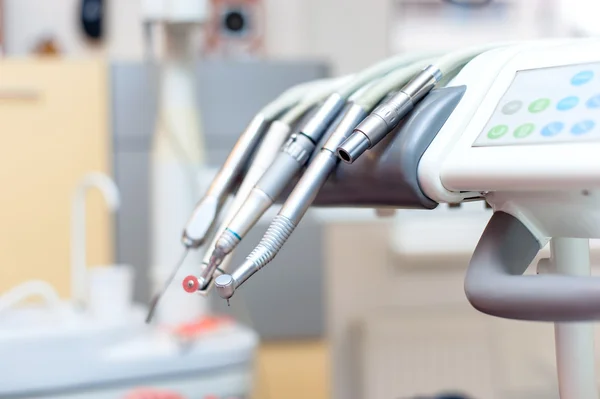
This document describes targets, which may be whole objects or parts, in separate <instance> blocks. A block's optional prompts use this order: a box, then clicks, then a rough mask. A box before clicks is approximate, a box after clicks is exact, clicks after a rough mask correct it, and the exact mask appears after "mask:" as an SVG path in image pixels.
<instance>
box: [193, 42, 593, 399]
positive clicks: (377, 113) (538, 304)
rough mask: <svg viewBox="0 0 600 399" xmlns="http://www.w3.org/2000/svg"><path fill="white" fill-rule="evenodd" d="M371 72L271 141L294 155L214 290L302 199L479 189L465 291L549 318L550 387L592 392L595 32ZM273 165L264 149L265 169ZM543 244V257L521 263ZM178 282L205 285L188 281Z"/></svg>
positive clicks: (287, 223)
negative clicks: (266, 210)
mask: <svg viewBox="0 0 600 399" xmlns="http://www.w3.org/2000/svg"><path fill="white" fill-rule="evenodd" d="M403 69H404V70H405V74H404V75H403V74H402V73H401V72H400V71H401V70H403ZM419 70H420V72H418V71H419ZM408 72H410V73H408ZM358 75H360V74H358ZM392 75H395V79H392V78H391V76H392ZM410 76H412V79H411V78H410ZM386 79H389V81H388V82H387V86H385V85H384V83H382V82H384V81H385V80H386ZM369 81H372V82H370V84H369V86H367V87H365V88H364V91H363V95H362V96H361V95H357V96H355V97H353V99H352V102H348V103H346V104H345V105H344V102H345V101H344V100H347V99H348V98H349V96H345V97H343V96H339V95H337V96H335V95H331V96H330V97H329V98H328V99H327V100H325V102H324V103H323V105H321V107H320V108H318V110H317V111H316V113H315V115H319V118H318V121H317V120H316V119H310V118H309V122H308V123H307V126H311V127H312V130H311V129H306V125H305V128H304V130H301V133H299V134H295V135H292V136H291V139H290V141H288V144H286V145H285V146H284V148H283V150H282V153H285V152H286V151H287V153H288V154H294V157H293V159H295V160H296V163H295V165H296V166H294V167H293V168H292V169H293V170H294V172H293V173H292V172H290V173H287V174H286V175H285V179H286V180H285V181H282V180H280V183H279V184H280V186H281V184H283V183H292V181H294V182H296V184H295V185H294V186H293V189H292V190H291V193H285V192H283V191H284V190H283V188H281V187H280V186H279V188H278V189H277V190H276V191H274V192H273V194H272V195H273V196H271V197H270V199H269V202H270V203H269V205H270V204H271V203H272V202H274V201H275V200H277V198H274V197H278V196H279V195H280V194H281V193H282V192H283V195H282V196H283V197H287V200H286V201H285V203H284V205H283V207H282V208H281V211H280V212H279V214H278V216H277V217H276V218H275V220H274V221H273V223H272V224H271V226H270V227H269V229H268V230H267V232H266V234H265V236H264V238H263V240H261V242H260V243H259V245H258V246H257V247H256V249H255V250H254V251H253V252H252V253H251V254H250V255H249V256H248V258H247V259H246V262H244V264H243V265H242V266H241V267H240V268H238V269H236V270H234V271H233V273H232V274H231V275H228V274H225V273H224V270H220V273H219V275H218V276H217V277H216V278H215V279H214V285H215V287H216V289H217V291H218V293H219V295H220V296H221V297H223V298H226V299H229V298H230V297H231V296H232V295H233V294H234V292H235V290H236V289H238V288H239V286H240V285H241V284H242V283H244V282H245V281H247V280H248V279H249V278H250V277H251V276H252V275H253V274H254V273H255V272H256V271H258V270H259V269H260V268H262V267H263V266H264V265H266V263H268V262H269V261H270V260H272V259H273V258H274V257H275V255H276V253H277V252H278V251H279V250H280V249H281V247H282V245H283V244H284V243H285V241H286V239H287V238H288V237H289V235H290V234H291V232H292V231H293V229H294V228H295V226H296V225H297V224H298V222H299V221H300V220H301V218H302V216H303V215H304V213H305V212H306V210H307V209H308V207H310V206H311V205H314V206H344V207H374V208H380V207H393V208H422V209H433V208H435V207H436V206H437V205H438V204H439V203H450V204H456V203H460V202H463V201H473V200H482V201H483V200H484V201H487V203H489V205H490V206H491V207H492V208H493V210H494V214H493V216H492V218H491V220H490V221H489V224H488V226H487V227H486V229H485V231H484V233H483V235H482V237H481V239H480V242H479V244H478V245H477V247H476V249H475V253H474V255H473V257H472V260H471V262H470V265H469V268H468V271H467V273H466V278H465V293H466V296H467V298H468V300H469V301H470V303H471V304H472V305H473V306H474V307H475V308H476V309H478V310H479V311H481V312H484V313H487V314H490V315H493V316H497V317H503V318H508V319H516V320H532V321H545V322H555V323H556V327H555V328H556V351H557V362H558V374H559V389H560V395H561V398H563V399H566V398H577V399H587V398H598V394H597V392H596V386H595V376H594V372H593V371H594V353H593V334H592V327H591V325H590V324H588V323H584V322H585V321H590V320H597V319H599V318H600V281H598V279H597V278H595V277H591V276H590V265H589V245H588V239H589V238H600V216H599V215H600V201H599V200H598V196H599V195H600V157H598V155H597V154H598V153H600V120H599V119H598V117H597V115H599V111H600V39H573V40H547V41H538V42H523V43H503V44H498V45H489V46H484V47H479V48H474V49H467V50H465V51H457V52H454V53H451V54H449V55H447V56H443V57H440V58H438V59H437V60H434V61H431V55H428V56H426V55H423V56H421V57H414V58H412V59H410V60H409V61H406V62H398V63H397V64H396V65H394V66H393V67H392V68H389V69H387V70H385V71H384V72H381V73H379V74H378V75H376V76H371V77H370V79H369ZM366 84H367V82H366V81H365V82H361V84H360V86H365V85H366ZM378 85H379V86H378ZM376 87H379V90H380V92H378V93H379V94H377V95H375V94H373V93H374V92H375V91H376ZM383 88H385V90H383ZM355 90H356V89H354V91H355ZM368 93H370V94H368ZM389 93H392V94H389ZM365 98H371V99H370V100H369V101H366V100H365V101H363V102H362V103H361V101H362V100H364V99H365ZM373 98H375V99H376V100H373ZM361 99H362V100H361ZM378 102H379V105H378V106H377V107H375V105H376V104H377V103H378ZM374 107H375V108H374ZM373 108H374V110H373V111H372V112H371V113H370V114H369V115H368V116H366V115H367V114H368V112H370V111H371V110H372V109H373ZM342 109H343V110H342ZM324 114H327V115H328V117H324V116H322V115H324ZM317 122H318V123H317ZM311 123H312V124H311ZM328 125H331V126H329V127H328ZM325 128H327V133H325ZM317 130H318V131H320V132H321V133H319V134H313V135H311V134H307V132H315V131H317ZM304 138H306V139H307V140H304ZM302 140H304V141H306V143H307V144H308V147H309V148H308V147H307V148H305V146H302V145H300V143H299V141H302ZM377 143H379V144H378V145H377ZM292 148H293V151H292V150H291V149H292ZM314 148H319V149H320V151H315V153H314V154H311V153H312V151H313V149H314ZM368 149H370V151H369V156H362V157H361V156H360V155H361V154H362V153H363V152H365V151H366V150H368ZM282 153H280V154H282ZM336 154H337V157H339V158H341V160H343V161H344V162H342V163H340V162H338V159H337V157H336ZM280 156H281V155H280ZM300 159H302V161H300ZM304 164H308V167H307V169H306V171H305V173H304V175H303V176H302V177H301V178H300V179H299V180H297V181H296V180H293V179H294V177H295V176H296V174H297V172H296V171H300V168H301V167H302V166H303V165H304ZM283 168H284V166H282V165H280V164H279V163H278V161H277V160H275V161H274V162H273V164H272V165H271V167H270V168H269V169H267V171H266V172H265V174H264V176H267V175H268V174H269V173H275V172H273V170H277V169H283ZM263 178H264V177H263ZM282 179H283V177H282ZM257 187H258V184H257ZM255 188H256V187H255ZM254 217H256V216H254ZM251 226H252V224H251V225H250V227H251ZM236 238H237V239H238V241H239V239H241V237H236ZM549 242H550V245H551V253H552V256H551V259H550V261H549V263H550V264H551V266H552V269H551V270H549V271H547V270H546V271H543V272H542V271H540V273H539V274H540V275H524V273H525V271H526V269H527V268H528V267H529V265H530V264H531V262H532V261H533V260H534V257H535V256H536V254H537V253H538V252H539V250H540V249H541V248H542V247H544V246H545V245H546V244H547V243H549ZM217 247H218V246H217ZM217 249H218V248H217ZM190 281H192V284H189V282H190ZM184 288H185V289H186V290H189V291H196V290H202V289H204V290H206V289H207V287H206V285H205V286H204V287H200V285H199V284H197V283H195V282H194V281H193V280H188V281H186V282H184ZM190 288H193V289H190Z"/></svg>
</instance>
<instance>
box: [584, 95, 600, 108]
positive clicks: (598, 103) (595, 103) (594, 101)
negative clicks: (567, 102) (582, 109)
mask: <svg viewBox="0 0 600 399" xmlns="http://www.w3.org/2000/svg"><path fill="white" fill-rule="evenodd" d="M585 106H586V107H588V108H600V94H597V95H595V96H594V97H591V98H590V99H589V100H587V101H586V103H585Z"/></svg>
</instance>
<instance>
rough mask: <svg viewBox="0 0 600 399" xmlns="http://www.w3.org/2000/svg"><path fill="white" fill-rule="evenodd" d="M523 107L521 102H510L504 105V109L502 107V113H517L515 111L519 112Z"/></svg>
mask: <svg viewBox="0 0 600 399" xmlns="http://www.w3.org/2000/svg"><path fill="white" fill-rule="evenodd" d="M522 106H523V102H522V101H518V100H515V101H510V102H508V103H506V104H504V107H502V113H503V114H505V115H512V114H515V113H517V111H519V110H520V109H521V107H522Z"/></svg>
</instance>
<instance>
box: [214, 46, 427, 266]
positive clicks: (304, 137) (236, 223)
mask: <svg viewBox="0 0 600 399" xmlns="http://www.w3.org/2000/svg"><path fill="white" fill-rule="evenodd" d="M423 58H425V56H424V55H421V54H419V55H404V56H396V57H393V58H390V59H388V60H386V61H383V62H381V63H379V64H376V65H374V66H372V67H370V68H367V69H366V70H364V71H362V72H360V73H358V74H357V75H356V76H355V77H354V78H353V79H352V80H351V81H350V82H348V83H347V84H345V85H344V86H343V87H341V88H340V89H339V90H337V91H336V92H334V93H332V94H331V95H330V96H329V97H328V98H327V99H326V100H325V101H324V102H323V103H322V104H321V105H320V106H319V107H318V108H317V109H316V110H315V112H314V114H313V115H312V116H311V117H310V118H309V119H308V120H307V121H306V122H305V123H304V124H303V126H302V127H301V128H300V129H299V131H298V133H296V134H293V135H292V136H291V137H290V139H289V140H288V141H287V142H286V143H285V144H284V146H283V147H282V149H281V151H280V152H279V154H278V155H277V158H276V159H275V161H274V162H273V164H272V165H271V166H270V168H269V169H268V170H267V171H266V172H265V174H264V175H263V176H262V177H261V179H260V180H259V181H258V182H257V184H256V185H255V187H254V188H253V189H252V191H251V193H250V195H249V196H248V198H247V199H246V201H245V203H244V204H243V205H242V207H241V208H240V211H239V212H238V213H237V215H236V216H235V217H234V218H233V219H232V220H231V222H230V223H229V225H228V226H227V228H226V230H225V231H224V232H223V234H222V235H221V236H220V238H219V240H218V241H217V245H216V248H215V250H214V251H213V253H212V256H211V260H210V263H209V269H211V268H214V265H215V264H216V265H218V264H220V263H221V261H222V260H223V259H224V258H225V256H227V255H228V254H230V253H231V252H232V251H233V250H234V249H235V247H236V246H237V245H238V243H239V242H240V241H241V239H242V238H243V237H244V236H245V235H246V233H247V232H248V231H249V230H250V229H251V228H252V227H253V226H254V225H255V224H256V222H257V221H258V220H259V219H260V217H261V216H262V215H263V214H264V212H265V211H266V210H267V209H268V208H269V207H270V206H271V205H272V204H273V203H274V202H275V200H277V198H278V197H279V195H280V194H281V192H282V191H283V190H284V189H285V187H286V186H287V184H288V183H289V182H290V181H291V180H292V179H293V178H294V176H296V175H297V174H298V173H299V172H300V170H301V169H302V168H303V167H304V165H305V164H306V163H307V162H308V160H309V159H310V157H311V156H312V153H313V151H314V149H315V148H316V146H317V143H318V142H319V141H320V140H321V138H322V136H323V135H324V134H325V132H326V130H327V128H328V126H329V125H330V124H331V122H332V121H333V120H334V119H335V118H336V116H337V115H338V114H339V113H340V112H341V110H342V108H343V107H344V105H345V103H346V101H347V100H348V98H349V97H350V96H351V95H352V94H353V93H355V92H356V91H358V90H359V89H361V88H362V87H363V86H365V85H366V84H369V83H371V82H372V81H373V80H375V79H378V78H381V77H382V76H384V75H385V74H387V73H389V72H390V71H392V70H394V69H396V68H398V67H401V66H405V65H408V64H411V63H412V62H414V61H417V60H419V59H423ZM211 265H213V266H211Z"/></svg>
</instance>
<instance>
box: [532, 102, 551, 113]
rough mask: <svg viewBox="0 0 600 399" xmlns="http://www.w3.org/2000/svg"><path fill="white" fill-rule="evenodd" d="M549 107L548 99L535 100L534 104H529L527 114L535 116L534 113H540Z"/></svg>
mask: <svg viewBox="0 0 600 399" xmlns="http://www.w3.org/2000/svg"><path fill="white" fill-rule="evenodd" d="M549 105H550V100H549V99H547V98H539V99H537V100H535V101H534V102H532V103H531V104H529V108H528V109H529V112H532V113H534V114H536V113H538V112H542V111H543V110H545V109H546V108H548V106H549Z"/></svg>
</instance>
